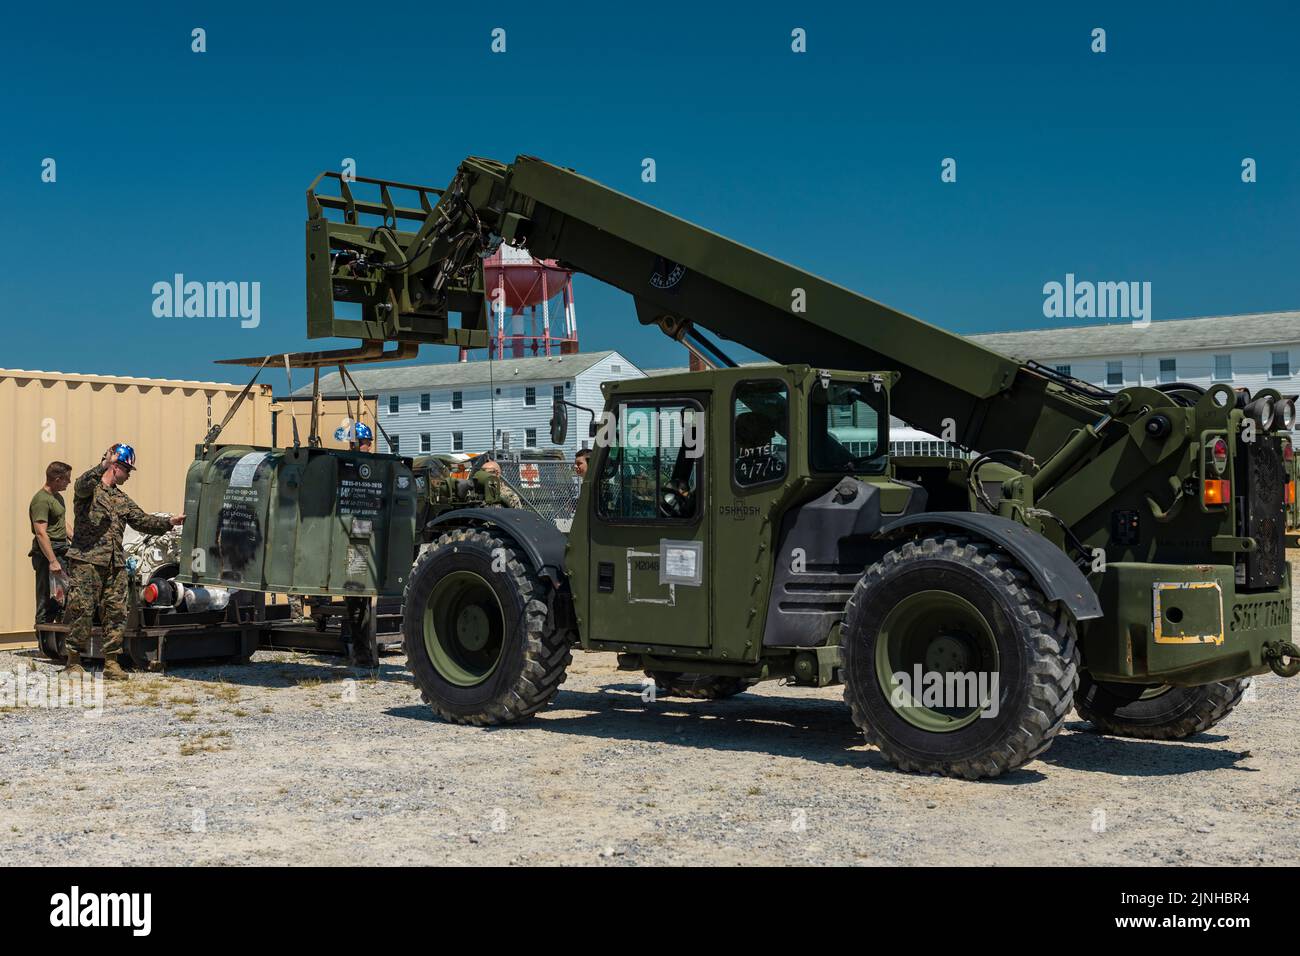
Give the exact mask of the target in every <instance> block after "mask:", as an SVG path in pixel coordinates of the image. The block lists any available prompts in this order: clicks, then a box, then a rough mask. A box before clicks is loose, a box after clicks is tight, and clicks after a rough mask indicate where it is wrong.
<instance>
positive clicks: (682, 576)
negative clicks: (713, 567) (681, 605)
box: [659, 538, 704, 587]
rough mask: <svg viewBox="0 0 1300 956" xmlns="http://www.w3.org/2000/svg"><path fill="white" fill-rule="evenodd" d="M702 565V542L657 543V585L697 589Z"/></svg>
mask: <svg viewBox="0 0 1300 956" xmlns="http://www.w3.org/2000/svg"><path fill="white" fill-rule="evenodd" d="M703 564H704V543H703V542H702V541H669V540H668V539H666V538H665V539H662V540H660V542H659V583H660V584H686V585H690V586H692V587H699V585H700V581H701V579H702V576H703V575H702V565H703Z"/></svg>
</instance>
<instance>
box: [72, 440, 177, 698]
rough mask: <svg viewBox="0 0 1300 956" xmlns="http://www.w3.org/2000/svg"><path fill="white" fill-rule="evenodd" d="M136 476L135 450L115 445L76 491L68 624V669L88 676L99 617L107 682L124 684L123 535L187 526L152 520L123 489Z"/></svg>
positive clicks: (80, 482) (124, 560)
mask: <svg viewBox="0 0 1300 956" xmlns="http://www.w3.org/2000/svg"><path fill="white" fill-rule="evenodd" d="M134 470H135V449H133V448H132V447H131V446H130V445H121V444H118V445H113V446H111V447H110V448H109V449H108V451H106V452H104V457H103V459H102V460H101V461H100V463H99V464H98V465H96V466H95V467H94V468H92V469H90V471H88V472H86V473H85V474H84V475H82V476H81V477H80V478H78V479H77V483H76V485H74V496H73V504H72V507H73V513H74V514H75V515H76V524H75V527H74V528H73V532H72V545H71V547H70V548H68V565H69V567H68V577H69V579H70V581H71V588H70V593H69V597H68V608H67V611H66V613H65V620H66V621H67V623H68V628H69V629H68V646H67V652H68V666H67V670H68V671H69V672H71V673H74V674H77V673H83V670H82V667H81V655H82V654H85V653H86V652H87V651H89V649H90V631H91V627H92V626H93V624H94V619H95V612H96V611H98V612H99V619H100V622H101V623H102V624H103V626H104V647H103V650H104V677H105V678H107V679H108V680H124V679H125V678H126V673H125V672H124V671H123V670H122V666H121V664H119V663H118V660H117V657H118V655H119V654H120V653H121V652H122V635H123V632H124V631H125V629H126V603H127V602H126V599H127V594H126V588H127V574H126V555H125V554H124V553H123V551H122V532H123V530H124V529H125V528H126V526H127V525H130V526H131V527H132V528H134V529H135V530H136V531H139V532H140V533H141V534H164V533H166V532H167V531H169V530H170V529H171V528H173V527H175V526H177V525H180V524H183V523H184V522H185V515H183V514H182V515H177V516H175V517H174V518H165V517H158V516H157V515H151V514H146V513H145V512H144V511H142V510H141V509H140V507H139V506H138V505H137V504H136V503H135V502H134V501H132V500H131V499H130V498H128V497H127V495H126V492H124V491H123V490H122V485H124V484H126V482H127V481H128V480H130V478H131V473H132V472H133V471H134Z"/></svg>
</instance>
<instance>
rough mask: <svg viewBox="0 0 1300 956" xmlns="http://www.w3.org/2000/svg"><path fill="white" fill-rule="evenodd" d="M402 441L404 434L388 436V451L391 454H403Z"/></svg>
mask: <svg viewBox="0 0 1300 956" xmlns="http://www.w3.org/2000/svg"><path fill="white" fill-rule="evenodd" d="M401 441H402V436H400V435H389V436H388V452H389V454H391V455H399V454H401Z"/></svg>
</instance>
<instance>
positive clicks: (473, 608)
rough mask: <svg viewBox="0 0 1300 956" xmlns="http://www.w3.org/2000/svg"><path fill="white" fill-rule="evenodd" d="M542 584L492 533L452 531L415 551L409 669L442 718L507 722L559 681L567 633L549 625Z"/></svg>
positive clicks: (533, 706) (405, 623)
mask: <svg viewBox="0 0 1300 956" xmlns="http://www.w3.org/2000/svg"><path fill="white" fill-rule="evenodd" d="M545 587H546V585H545V584H544V583H543V582H542V581H540V580H539V579H538V578H537V575H536V572H535V570H534V569H533V568H531V567H529V566H528V564H527V563H526V560H525V559H524V558H523V557H522V556H520V555H519V553H518V552H516V551H515V549H514V547H513V546H512V543H511V542H509V541H507V540H505V539H502V538H500V537H498V536H497V535H496V534H495V533H494V532H492V531H491V530H479V529H457V530H456V531H453V532H451V533H449V534H444V535H443V536H442V537H440V538H439V539H438V540H437V541H436V542H434V543H433V544H432V545H430V546H428V547H427V548H425V549H423V550H422V551H421V554H420V557H419V559H418V560H417V561H416V563H415V567H414V568H412V570H411V577H410V580H409V581H408V582H407V586H406V597H405V602H404V603H405V611H404V613H403V619H402V632H403V644H404V647H405V649H406V657H407V664H408V666H409V667H410V669H411V673H412V675H413V676H414V678H415V682H416V684H417V685H418V686H419V688H420V691H421V695H422V696H423V698H424V701H425V702H426V703H427V704H429V706H431V707H432V708H433V709H434V711H435V712H436V713H438V714H439V715H440V716H441V717H443V718H444V719H446V720H450V721H454V722H456V723H461V724H477V725H480V726H481V725H489V724H509V723H514V722H516V721H519V720H522V719H524V718H526V717H530V716H532V715H533V714H535V713H536V712H537V711H539V710H541V709H542V708H543V707H545V706H546V705H547V704H548V703H549V702H550V701H551V699H552V698H554V697H555V694H556V693H557V692H558V690H559V687H560V684H562V683H563V682H564V676H565V669H566V668H567V667H568V665H569V661H570V654H569V641H568V634H567V632H564V631H557V630H554V629H550V628H548V624H547V612H546V604H545V603H544V602H543V600H542V598H543V596H544V594H545Z"/></svg>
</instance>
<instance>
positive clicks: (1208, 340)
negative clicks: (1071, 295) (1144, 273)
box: [967, 312, 1300, 361]
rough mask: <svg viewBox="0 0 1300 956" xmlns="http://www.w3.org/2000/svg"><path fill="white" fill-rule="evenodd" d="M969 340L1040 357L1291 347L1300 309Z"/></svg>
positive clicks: (1298, 334) (1299, 336) (1299, 332)
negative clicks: (1275, 346) (1289, 345)
mask: <svg viewBox="0 0 1300 956" xmlns="http://www.w3.org/2000/svg"><path fill="white" fill-rule="evenodd" d="M967 338H969V339H970V340H971V341H972V342H975V343H976V344H978V345H983V346H984V347H985V348H990V349H993V351H995V352H1001V353H1002V354H1003V355H1009V356H1011V357H1013V358H1018V359H1036V360H1038V361H1048V360H1051V359H1066V358H1086V357H1090V356H1102V355H1136V354H1137V353H1139V352H1146V353H1149V352H1174V351H1180V352H1181V351H1186V350H1188V349H1226V348H1241V347H1243V346H1252V345H1254V346H1269V345H1285V344H1287V343H1291V344H1294V343H1296V342H1298V341H1300V312H1255V313H1251V314H1248V315H1212V316H1205V317H1203V318H1198V319H1165V320H1162V321H1159V322H1155V321H1153V322H1150V323H1148V324H1146V325H1144V326H1137V325H1133V324H1132V323H1131V322H1108V323H1094V324H1092V325H1077V326H1067V327H1061V328H1054V329H1030V330H1027V331H1024V332H985V333H982V334H979V335H968V336H967Z"/></svg>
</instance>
